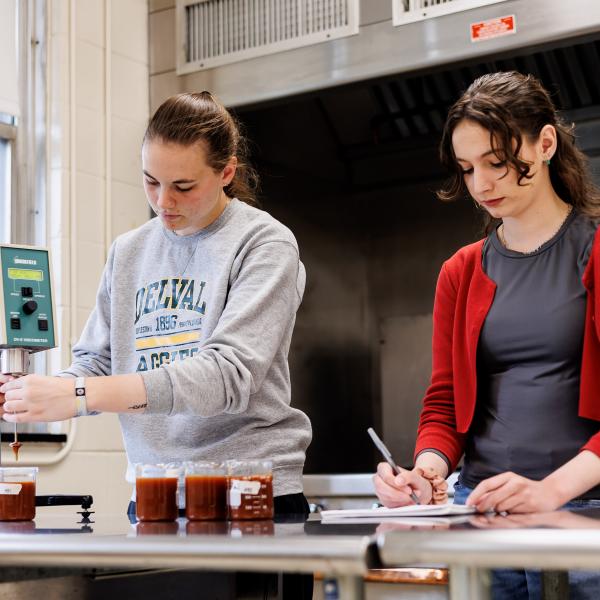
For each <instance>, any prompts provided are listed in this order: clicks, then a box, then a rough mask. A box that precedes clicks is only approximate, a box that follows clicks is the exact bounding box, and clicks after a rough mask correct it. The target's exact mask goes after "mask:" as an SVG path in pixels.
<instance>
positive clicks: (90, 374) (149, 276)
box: [0, 92, 311, 514]
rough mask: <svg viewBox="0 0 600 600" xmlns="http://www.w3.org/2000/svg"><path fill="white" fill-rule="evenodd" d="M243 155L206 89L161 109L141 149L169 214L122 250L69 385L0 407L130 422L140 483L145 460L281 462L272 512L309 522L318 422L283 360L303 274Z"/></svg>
mask: <svg viewBox="0 0 600 600" xmlns="http://www.w3.org/2000/svg"><path fill="white" fill-rule="evenodd" d="M244 155H245V144H244V140H243V138H242V137H241V136H240V133H239V129H238V126H237V124H236V122H235V121H234V119H233V118H232V116H231V115H230V114H229V113H228V111H227V110H226V109H225V108H224V107H223V106H222V105H221V104H220V103H219V102H218V101H217V100H216V99H215V98H213V97H212V96H211V94H209V93H208V92H202V93H197V94H180V95H178V96H174V97H172V98H169V99H168V100H166V101H165V102H164V104H163V105H162V106H160V107H159V109H158V110H157V111H156V113H155V115H154V116H153V117H152V119H151V121H150V123H149V126H148V129H147V131H146V134H145V136H144V141H143V147H142V162H143V169H144V174H143V177H144V188H145V191H146V195H147V197H148V201H149V203H150V205H151V206H152V209H153V210H154V212H155V213H156V215H157V217H158V218H156V219H152V220H150V221H148V222H147V223H145V224H144V225H142V226H141V227H139V228H137V229H135V230H133V231H130V232H128V233H126V234H124V235H121V236H119V237H118V238H117V239H116V240H115V242H114V243H113V245H112V247H111V249H110V254H109V257H108V262H107V264H106V267H105V269H104V273H103V275H102V280H101V282H100V287H99V290H98V296H97V301H96V307H95V309H94V311H93V312H92V314H91V316H90V318H89V320H88V322H87V324H86V326H85V328H84V330H83V333H82V335H81V338H80V340H79V342H78V343H77V345H76V346H75V347H74V349H73V356H74V358H73V363H72V364H71V366H70V367H69V368H68V369H66V370H65V371H64V372H62V373H61V374H60V375H62V377H43V376H39V375H28V376H27V377H23V378H20V379H17V380H13V381H6V378H4V379H3V380H0V383H3V384H4V385H3V386H2V387H1V388H0V403H1V402H2V401H4V400H5V410H6V411H10V412H11V414H8V413H5V414H4V418H5V420H7V421H12V422H25V421H56V420H62V419H67V418H70V417H74V416H82V415H87V414H92V413H96V412H115V413H119V415H120V421H121V426H122V429H123V436H124V440H125V447H126V451H127V457H128V460H129V468H128V473H127V479H128V480H129V481H131V482H133V481H134V473H133V469H132V465H133V464H135V463H136V462H168V461H183V460H193V461H196V460H213V461H221V460H225V459H231V458H235V459H271V460H272V461H273V487H274V495H275V513H276V514H278V513H279V514H282V513H302V512H305V511H306V510H307V504H306V500H305V498H304V495H303V494H302V479H301V476H302V469H303V465H304V459H305V451H306V448H307V446H308V444H309V442H310V439H311V427H310V421H309V419H308V417H307V416H306V415H305V414H304V413H303V412H301V411H299V410H297V409H295V408H292V407H291V406H290V396H291V393H290V374H289V367H288V350H289V347H290V340H291V337H292V330H293V327H294V321H295V315H296V311H297V309H298V307H299V305H300V302H301V299H302V294H303V292H304V284H305V271H304V266H303V265H302V263H301V262H300V259H299V255H298V246H297V243H296V240H295V238H294V236H293V234H292V233H291V231H290V230H289V229H287V228H286V227H285V226H284V225H282V224H281V223H279V222H278V221H276V220H275V219H274V218H273V217H271V216H270V215H269V214H267V213H266V212H264V211H262V210H259V209H257V208H255V207H253V206H252V204H253V201H254V194H253V190H254V189H255V185H253V184H255V183H256V176H255V174H254V173H253V171H252V170H251V169H250V168H249V167H248V165H247V164H246V163H245V162H244V161H245V157H244ZM73 378H76V384H75V385H74V381H73ZM81 378H83V379H81ZM76 387H77V388H78V393H79V394H81V395H79V396H76V395H75V390H76ZM3 395H5V398H4V397H3Z"/></svg>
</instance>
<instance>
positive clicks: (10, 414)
mask: <svg viewBox="0 0 600 600" xmlns="http://www.w3.org/2000/svg"><path fill="white" fill-rule="evenodd" d="M73 385H74V384H73V379H67V378H63V377H46V376H42V375H26V376H25V377H18V378H16V379H13V380H11V381H8V382H6V383H4V384H3V385H2V386H1V387H0V393H1V394H4V398H5V400H4V406H3V409H4V414H3V415H2V418H3V419H4V420H5V421H9V422H10V423H30V422H34V421H63V420H65V419H70V418H71V417H74V416H75V414H76V412H77V408H76V402H75V391H74V387H73Z"/></svg>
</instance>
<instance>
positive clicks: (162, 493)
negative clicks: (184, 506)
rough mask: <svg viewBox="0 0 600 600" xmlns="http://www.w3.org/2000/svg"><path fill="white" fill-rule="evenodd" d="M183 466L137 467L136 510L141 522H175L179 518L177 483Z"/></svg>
mask: <svg viewBox="0 0 600 600" xmlns="http://www.w3.org/2000/svg"><path fill="white" fill-rule="evenodd" d="M181 472H182V467H181V465H178V464H175V463H171V464H167V465H164V464H156V465H146V464H137V465H135V495H136V504H135V510H136V515H137V518H138V519H139V520H140V521H174V520H175V519H176V518H177V513H178V511H177V481H178V480H179V477H180V475H181Z"/></svg>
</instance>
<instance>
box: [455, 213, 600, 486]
mask: <svg viewBox="0 0 600 600" xmlns="http://www.w3.org/2000/svg"><path fill="white" fill-rule="evenodd" d="M595 230H596V226H595V225H594V223H592V222H591V221H590V220H589V219H588V218H587V217H585V216H583V215H580V214H577V213H576V212H575V211H573V212H572V213H571V215H570V216H569V217H568V218H567V220H566V221H565V223H564V224H563V226H562V227H561V229H560V230H559V231H558V232H557V234H556V235H555V236H554V237H553V238H552V239H551V240H549V241H548V242H546V243H545V244H544V245H543V246H542V247H541V248H540V249H539V250H537V251H536V252H534V253H532V254H522V253H520V252H513V251H511V250H507V249H506V248H504V246H503V245H502V244H501V243H500V241H499V240H498V237H497V234H496V231H494V232H493V233H492V234H491V235H490V236H489V238H488V239H487V240H486V242H485V244H484V248H483V269H484V271H485V272H486V274H487V275H488V276H489V277H490V278H491V279H492V280H493V281H495V283H496V285H497V290H496V294H495V297H494V302H493V304H492V307H491V309H490V311H489V313H488V315H487V317H486V320H485V323H484V325H483V328H482V331H481V336H480V339H479V346H478V355H477V377H478V394H477V408H476V413H475V417H474V420H473V425H472V426H471V429H470V430H469V434H468V437H467V446H466V451H465V464H464V468H463V471H462V473H461V482H462V483H463V484H464V485H467V486H469V487H474V486H475V485H477V483H479V482H480V481H482V480H483V479H485V478H487V477H491V476H492V475H497V474H498V473H503V472H505V471H513V472H515V473H518V474H520V475H523V476H525V477H528V478H531V479H535V480H540V479H543V478H544V477H545V476H547V475H548V474H549V473H551V472H552V471H554V470H555V469H557V468H558V467H560V466H561V465H563V464H564V463H566V462H567V461H569V460H570V459H571V458H573V457H574V456H575V455H576V454H577V453H578V451H579V449H580V448H581V446H583V445H584V444H585V442H587V440H588V439H589V438H590V437H591V436H592V435H594V434H595V433H597V432H598V429H599V425H598V423H597V422H596V421H592V420H589V419H583V418H580V417H579V416H578V414H577V413H578V406H579V377H580V369H581V354H582V349H583V330H584V321H585V307H586V292H585V288H584V287H583V283H582V281H581V278H582V275H583V272H584V270H585V267H586V265H587V262H588V259H589V255H590V251H591V247H592V242H593V238H594V233H595ZM585 497H594V498H598V497H600V489H599V488H594V489H593V490H590V491H589V492H588V493H587V494H586V495H585Z"/></svg>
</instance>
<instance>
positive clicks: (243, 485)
mask: <svg viewBox="0 0 600 600" xmlns="http://www.w3.org/2000/svg"><path fill="white" fill-rule="evenodd" d="M231 490H232V491H236V492H239V493H240V494H250V495H251V496H254V495H256V494H258V492H259V491H260V481H243V480H240V479H233V480H232V482H231Z"/></svg>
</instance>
